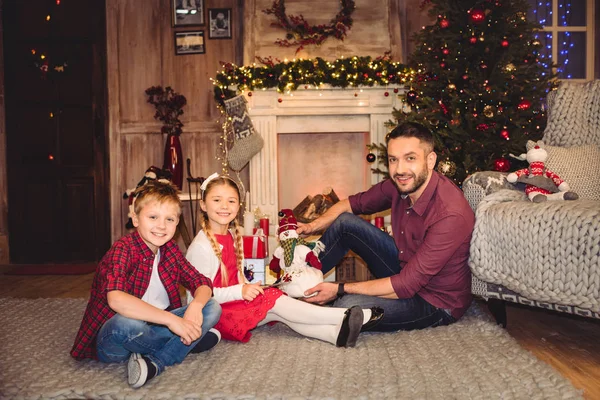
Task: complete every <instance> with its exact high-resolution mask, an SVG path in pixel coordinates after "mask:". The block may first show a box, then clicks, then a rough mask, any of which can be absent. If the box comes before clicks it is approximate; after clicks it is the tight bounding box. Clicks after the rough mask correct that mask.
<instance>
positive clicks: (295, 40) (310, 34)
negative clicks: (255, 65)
mask: <svg viewBox="0 0 600 400" xmlns="http://www.w3.org/2000/svg"><path fill="white" fill-rule="evenodd" d="M341 3H342V9H341V11H340V12H339V13H338V14H337V15H336V16H335V18H333V19H332V20H331V21H330V23H329V24H328V25H314V26H310V25H309V24H308V22H307V21H306V20H305V19H304V17H303V16H302V15H298V16H295V15H285V2H284V1H283V0H275V1H274V2H273V6H272V7H271V8H268V9H266V10H263V12H264V13H265V14H273V15H274V16H275V18H277V22H273V23H272V24H271V25H272V26H278V27H281V28H283V29H285V30H286V31H287V35H286V38H285V39H277V40H276V41H275V43H276V44H278V45H279V46H282V47H292V46H298V48H297V49H296V53H298V52H299V51H300V50H302V49H303V48H304V46H306V45H309V44H316V45H320V44H321V43H323V42H324V41H325V40H326V39H327V38H328V37H330V36H333V37H335V38H337V39H338V40H344V37H345V36H346V34H347V32H348V30H349V29H350V28H351V27H352V22H353V21H352V13H353V12H354V0H341Z"/></svg>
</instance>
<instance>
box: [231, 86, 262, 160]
mask: <svg viewBox="0 0 600 400" xmlns="http://www.w3.org/2000/svg"><path fill="white" fill-rule="evenodd" d="M225 111H226V112H227V115H228V116H229V117H231V125H232V128H233V138H234V139H233V141H234V143H233V147H232V148H231V149H230V150H229V152H228V154H227V161H228V163H229V167H230V168H231V169H232V170H234V171H240V170H241V169H242V168H244V166H246V164H248V162H250V159H251V158H252V157H253V156H254V155H255V154H256V153H258V152H259V151H260V150H261V149H262V147H263V144H264V141H263V138H262V137H261V136H260V135H259V134H258V133H256V131H255V130H254V126H253V125H252V120H250V116H249V115H248V108H247V107H246V99H245V98H244V96H242V95H239V96H236V97H234V98H233V99H229V100H225Z"/></svg>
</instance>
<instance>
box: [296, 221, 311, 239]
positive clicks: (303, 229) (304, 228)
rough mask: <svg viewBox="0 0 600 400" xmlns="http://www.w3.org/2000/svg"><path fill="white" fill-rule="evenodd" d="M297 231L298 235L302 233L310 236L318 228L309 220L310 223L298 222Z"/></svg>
mask: <svg viewBox="0 0 600 400" xmlns="http://www.w3.org/2000/svg"><path fill="white" fill-rule="evenodd" d="M296 233H297V234H298V236H300V235H303V236H309V235H312V234H314V233H316V229H315V227H314V224H313V223H312V222H309V223H308V224H303V223H302V222H298V228H296Z"/></svg>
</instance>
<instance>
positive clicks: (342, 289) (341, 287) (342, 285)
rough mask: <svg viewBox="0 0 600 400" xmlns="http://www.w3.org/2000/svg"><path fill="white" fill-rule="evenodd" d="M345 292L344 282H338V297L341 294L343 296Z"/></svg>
mask: <svg viewBox="0 0 600 400" xmlns="http://www.w3.org/2000/svg"><path fill="white" fill-rule="evenodd" d="M345 294H346V292H345V291H344V284H343V283H338V291H337V297H338V299H339V298H341V297H342V296H344V295H345Z"/></svg>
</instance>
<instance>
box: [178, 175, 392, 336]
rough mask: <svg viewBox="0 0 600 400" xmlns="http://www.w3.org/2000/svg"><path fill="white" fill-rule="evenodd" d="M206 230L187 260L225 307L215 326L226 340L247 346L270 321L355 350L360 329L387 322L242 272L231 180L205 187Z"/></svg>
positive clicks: (371, 312) (378, 313) (218, 179)
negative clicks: (325, 304) (263, 283)
mask: <svg viewBox="0 0 600 400" xmlns="http://www.w3.org/2000/svg"><path fill="white" fill-rule="evenodd" d="M201 190H202V193H201V194H202V198H201V200H200V207H201V209H202V211H203V212H202V218H201V224H202V230H201V231H200V232H199V233H198V235H197V236H196V237H195V238H194V240H193V241H192V243H191V244H190V247H189V249H188V251H187V254H186V257H187V259H188V260H189V261H190V263H191V264H192V265H193V266H194V267H196V269H198V271H200V272H201V273H202V274H204V275H205V276H207V277H208V278H210V279H211V280H212V282H213V287H214V298H215V300H217V301H218V302H219V303H220V304H221V307H222V309H223V312H222V315H221V318H220V320H219V322H218V323H217V325H215V328H216V329H217V330H219V331H220V332H221V335H222V337H223V339H227V340H235V341H240V342H244V343H245V342H247V341H248V340H249V339H250V336H251V333H250V331H251V330H252V329H254V328H255V327H257V326H260V325H263V324H266V323H268V322H271V321H279V322H283V323H284V324H286V325H287V326H289V327H290V328H292V329H293V330H294V331H296V332H298V333H300V334H301V335H304V336H308V337H312V338H316V339H320V340H323V341H326V342H329V343H331V344H335V345H336V346H338V347H354V345H355V344H356V339H357V337H358V335H359V333H360V332H361V331H365V330H368V329H371V328H373V327H374V326H375V325H376V324H377V323H378V322H379V321H381V319H382V318H383V310H381V309H365V310H363V309H361V308H360V307H357V306H354V307H351V308H349V309H344V308H333V307H320V306H317V305H313V304H309V303H306V302H303V301H300V300H296V299H293V298H291V297H288V296H286V295H285V294H284V293H283V292H282V291H281V290H279V289H276V288H266V289H265V288H263V287H262V286H261V282H257V283H248V282H247V281H246V280H245V277H244V274H243V261H244V259H243V249H242V235H241V230H240V227H239V225H238V222H237V219H236V217H237V215H238V211H239V208H240V191H239V188H238V186H237V184H236V183H235V182H234V181H233V180H232V179H230V178H229V177H227V176H219V175H218V174H216V173H215V174H213V175H211V176H210V177H209V178H208V179H206V181H204V183H203V184H202V186H201Z"/></svg>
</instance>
